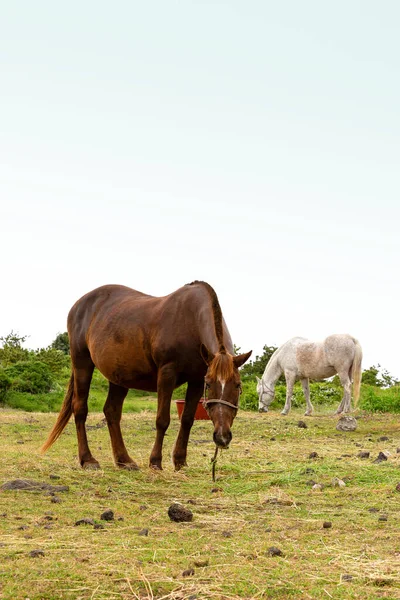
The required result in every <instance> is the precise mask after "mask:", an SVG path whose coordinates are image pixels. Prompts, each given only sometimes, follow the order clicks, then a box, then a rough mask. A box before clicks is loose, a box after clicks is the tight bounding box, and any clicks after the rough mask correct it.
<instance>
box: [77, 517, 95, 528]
mask: <svg viewBox="0 0 400 600" xmlns="http://www.w3.org/2000/svg"><path fill="white" fill-rule="evenodd" d="M77 525H94V521H93V519H88V518H86V517H85V518H84V519H78V521H75V526H77Z"/></svg>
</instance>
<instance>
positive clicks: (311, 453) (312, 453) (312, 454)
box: [308, 452, 318, 458]
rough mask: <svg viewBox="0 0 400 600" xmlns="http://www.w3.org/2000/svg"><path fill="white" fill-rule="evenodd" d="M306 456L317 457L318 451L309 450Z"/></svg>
mask: <svg viewBox="0 0 400 600" xmlns="http://www.w3.org/2000/svg"><path fill="white" fill-rule="evenodd" d="M308 458H318V452H310V454H309V455H308Z"/></svg>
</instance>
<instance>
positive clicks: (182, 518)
mask: <svg viewBox="0 0 400 600" xmlns="http://www.w3.org/2000/svg"><path fill="white" fill-rule="evenodd" d="M168 516H169V518H170V519H171V521H175V522H176V523H182V522H189V521H192V520H193V513H192V511H191V510H190V509H189V508H185V507H184V506H182V504H178V503H177V502H174V503H173V504H171V506H170V507H169V509H168Z"/></svg>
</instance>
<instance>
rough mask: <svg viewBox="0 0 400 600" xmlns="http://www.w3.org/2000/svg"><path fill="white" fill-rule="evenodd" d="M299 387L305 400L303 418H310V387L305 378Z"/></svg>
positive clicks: (311, 409) (312, 408) (311, 410)
mask: <svg viewBox="0 0 400 600" xmlns="http://www.w3.org/2000/svg"><path fill="white" fill-rule="evenodd" d="M301 385H302V388H303V392H304V398H305V399H306V406H307V408H306V412H305V413H304V416H305V417H311V415H312V413H313V410H314V407H313V405H312V404H311V401H310V385H309V381H308V379H307V378H305V379H302V380H301Z"/></svg>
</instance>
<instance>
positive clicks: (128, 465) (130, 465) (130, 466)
mask: <svg viewBox="0 0 400 600" xmlns="http://www.w3.org/2000/svg"><path fill="white" fill-rule="evenodd" d="M117 467H119V468H120V469H125V470H126V471H140V469H139V467H138V465H137V464H136V463H135V462H134V461H132V462H128V463H117Z"/></svg>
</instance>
